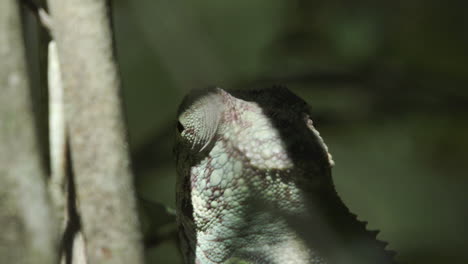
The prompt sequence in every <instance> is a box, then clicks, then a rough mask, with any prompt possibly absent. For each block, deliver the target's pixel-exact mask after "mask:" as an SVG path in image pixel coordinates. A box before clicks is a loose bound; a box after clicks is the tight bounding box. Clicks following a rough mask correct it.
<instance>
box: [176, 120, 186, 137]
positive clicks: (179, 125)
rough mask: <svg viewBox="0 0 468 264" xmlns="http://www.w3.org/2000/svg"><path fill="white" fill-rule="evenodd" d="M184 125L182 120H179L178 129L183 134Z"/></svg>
mask: <svg viewBox="0 0 468 264" xmlns="http://www.w3.org/2000/svg"><path fill="white" fill-rule="evenodd" d="M184 129H185V128H184V125H182V123H180V121H178V122H177V131H179V134H182V132H183V131H184Z"/></svg>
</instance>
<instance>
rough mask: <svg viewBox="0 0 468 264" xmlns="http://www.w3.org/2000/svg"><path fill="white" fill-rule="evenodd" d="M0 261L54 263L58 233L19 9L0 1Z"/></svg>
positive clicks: (11, 0)
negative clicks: (42, 154)
mask: <svg viewBox="0 0 468 264" xmlns="http://www.w3.org/2000/svg"><path fill="white" fill-rule="evenodd" d="M0 89H1V96H0V146H1V147H0V208H1V210H0V226H1V227H2V230H3V231H2V235H1V236H0V262H1V263H44V264H49V263H55V262H56V239H57V232H56V230H55V229H54V228H55V225H54V222H55V221H53V220H54V217H53V215H52V213H51V208H50V206H49V203H48V202H49V201H48V199H47V192H46V188H45V184H44V180H45V178H46V177H45V173H44V168H43V167H41V161H40V153H41V152H40V150H39V143H38V140H37V134H36V133H35V132H36V129H35V124H34V113H33V107H32V102H31V94H30V92H31V91H30V90H29V84H28V77H27V73H26V65H25V55H24V43H23V39H22V34H21V23H20V18H19V7H18V3H17V1H15V0H5V1H0Z"/></svg>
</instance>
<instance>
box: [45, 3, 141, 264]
mask: <svg viewBox="0 0 468 264" xmlns="http://www.w3.org/2000/svg"><path fill="white" fill-rule="evenodd" d="M49 5H50V10H51V18H52V35H53V37H54V39H55V41H56V43H57V47H58V54H59V61H60V66H61V67H60V69H61V71H62V77H63V85H64V89H65V93H64V98H65V110H66V122H67V129H68V135H69V138H70V144H71V146H70V147H71V156H72V166H73V168H74V176H75V184H76V191H77V198H78V210H79V212H80V216H81V222H82V228H83V235H84V240H85V243H86V253H87V258H88V260H89V262H90V263H135V264H138V263H142V262H143V256H142V245H141V235H140V231H139V224H138V219H137V212H136V201H135V197H134V189H133V184H132V173H131V171H130V164H129V154H128V149H127V138H126V134H125V126H124V119H123V113H122V109H121V98H120V81H119V78H118V72H117V68H116V63H115V59H114V57H113V55H114V52H113V48H112V47H113V45H112V33H111V29H110V24H109V18H108V16H107V15H108V9H107V6H106V1H104V0H69V1H63V0H49Z"/></svg>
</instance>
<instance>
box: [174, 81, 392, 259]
mask: <svg viewBox="0 0 468 264" xmlns="http://www.w3.org/2000/svg"><path fill="white" fill-rule="evenodd" d="M310 116H311V110H310V107H309V106H308V104H307V103H306V102H305V101H304V100H302V99H301V98H299V97H298V96H296V95H295V94H294V93H292V92H291V91H290V90H289V89H287V88H286V87H280V86H275V87H270V88H262V89H253V90H234V91H229V92H228V91H226V90H224V89H221V88H209V89H202V90H194V91H192V92H190V93H189V94H188V95H187V96H186V97H185V98H184V99H183V100H182V103H181V105H180V107H179V110H178V113H177V128H176V130H177V132H176V134H177V135H176V139H175V146H174V153H175V159H176V168H177V180H176V206H177V208H176V209H177V210H176V212H177V213H176V219H177V223H178V230H179V238H180V239H179V241H180V248H181V251H182V255H183V257H184V261H185V263H187V264H221V263H229V264H233V263H239V264H241V263H243V264H247V263H248V264H254V263H255V264H280V263H282V264H292V263H295V264H296V263H297V264H305V263H310V264H342V263H346V264H352V263H360V264H362V263H365V264H368V263H382V264H390V263H392V264H395V263H396V262H395V260H394V255H395V252H393V251H389V250H387V249H386V246H387V243H385V242H382V241H379V240H377V238H376V236H377V233H378V231H368V230H367V229H366V222H361V221H359V220H358V219H357V216H356V215H355V214H353V213H351V212H350V211H349V210H348V208H347V207H346V205H345V204H344V203H343V201H342V200H341V199H340V197H339V196H338V194H337V192H336V190H335V187H334V183H333V179H332V176H331V169H332V167H333V165H334V162H333V159H332V156H331V155H330V153H329V151H328V148H327V146H326V145H325V143H324V141H323V139H322V137H321V136H320V133H319V132H318V131H317V130H316V129H315V127H314V124H313V122H312V120H311V117H310Z"/></svg>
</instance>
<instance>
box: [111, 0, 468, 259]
mask: <svg viewBox="0 0 468 264" xmlns="http://www.w3.org/2000/svg"><path fill="white" fill-rule="evenodd" d="M113 16H114V27H115V34H116V35H115V36H116V41H117V54H118V60H119V63H120V67H121V73H122V79H123V93H124V99H125V108H126V109H125V110H126V113H127V120H128V125H129V134H130V140H131V150H132V156H133V159H134V167H135V172H136V179H135V182H136V186H137V189H138V193H139V195H140V197H141V198H143V199H142V200H145V201H146V202H145V203H146V205H142V208H143V210H142V211H143V213H142V218H143V223H144V230H145V234H146V246H147V258H148V263H168V264H169V263H181V258H180V256H179V252H178V251H177V246H176V242H175V238H174V228H175V225H174V224H173V221H172V220H173V219H172V218H167V217H163V215H161V214H160V213H157V212H158V211H157V210H152V209H151V208H152V205H151V203H148V202H149V201H154V202H161V203H163V204H165V205H168V206H169V207H174V193H175V192H174V183H175V170H174V161H173V158H172V141H173V136H174V132H175V128H174V120H175V114H176V110H177V106H178V103H179V102H180V100H181V98H182V97H183V96H184V94H185V93H186V92H187V91H188V90H190V89H192V88H199V87H204V86H208V85H217V86H220V87H223V88H227V89H232V88H252V87H263V86H269V85H272V84H283V85H287V86H288V87H289V88H290V89H291V90H293V91H294V92H295V93H297V94H298V95H300V96H301V97H302V98H304V99H305V100H306V101H307V102H308V103H309V104H310V105H311V106H312V111H313V115H314V116H313V117H314V120H315V122H314V123H315V124H316V126H317V128H318V130H319V131H320V132H321V134H322V136H323V137H324V139H325V141H326V142H327V144H328V146H329V148H330V150H331V152H332V154H333V156H334V160H335V162H336V166H335V168H334V170H333V174H334V179H335V182H336V185H337V189H338V192H339V193H340V194H341V196H342V198H343V199H344V201H345V202H346V203H347V204H348V205H349V207H350V208H351V210H352V211H354V212H355V213H357V214H358V215H359V216H360V219H363V220H368V221H369V226H370V228H372V229H375V228H378V229H380V230H382V232H381V234H380V235H379V238H380V239H383V240H386V241H389V242H390V246H389V248H390V249H394V250H396V251H398V253H399V254H398V259H399V260H400V261H403V262H406V263H414V264H422V263H427V264H429V263H460V264H462V263H465V264H466V263H468V227H467V226H466V224H467V222H468V221H467V220H468V206H467V202H468V195H467V189H468V187H467V184H468V177H467V171H468V159H467V157H468V120H467V114H468V90H467V83H468V2H466V1H437V0H425V1H423V0H405V1H403V0H396V1H366V0H361V1H336V0H328V1H325V0H307V1H306V0H237V1H219V0H133V1H129V0H127V1H126V0H118V1H114V3H113ZM148 204H149V205H148ZM148 208H149V209H148Z"/></svg>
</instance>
